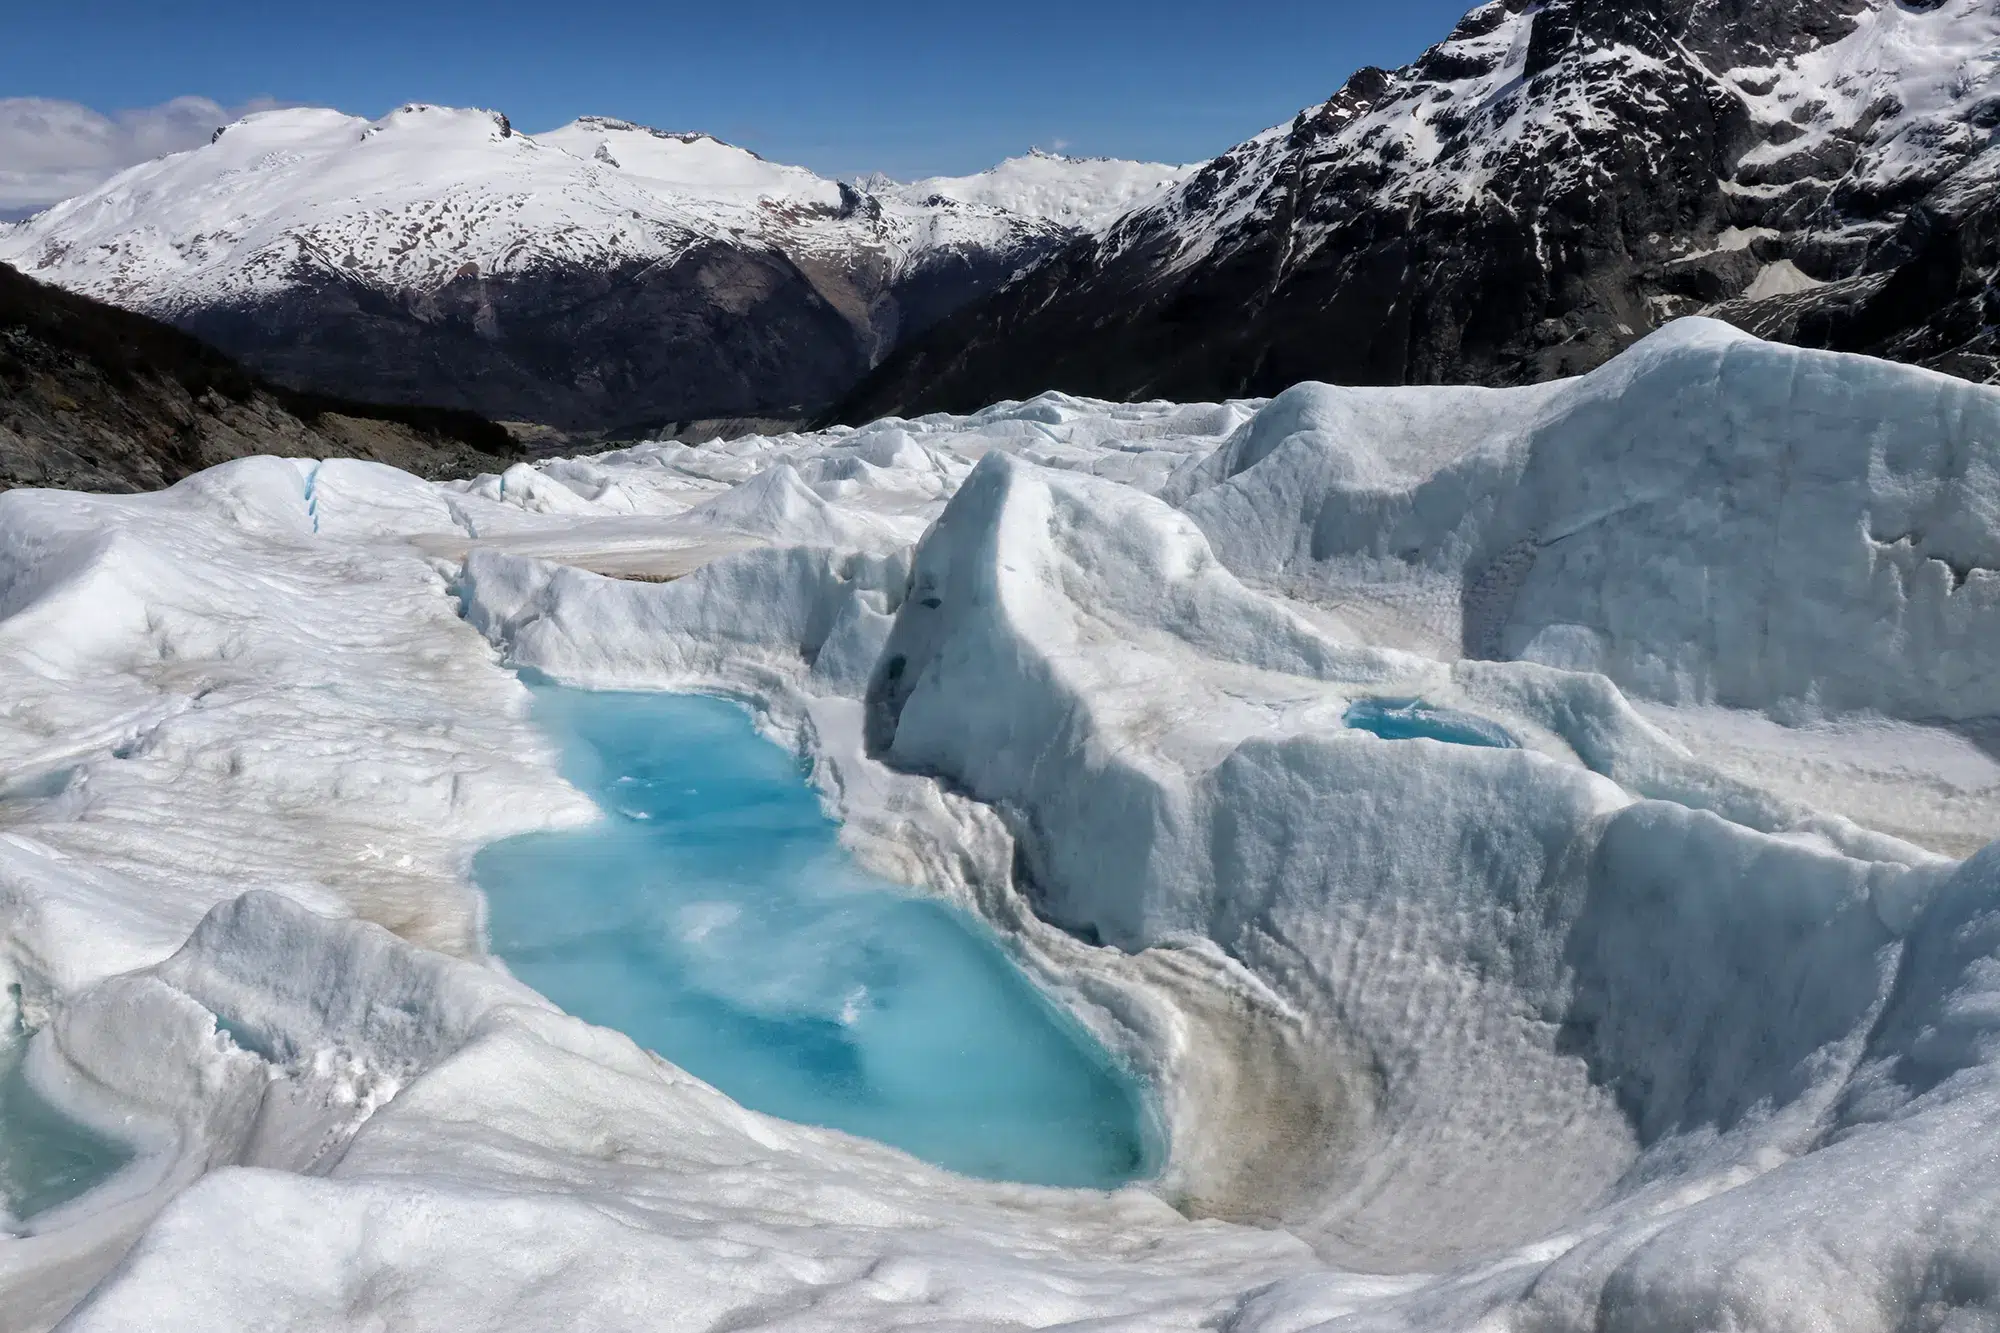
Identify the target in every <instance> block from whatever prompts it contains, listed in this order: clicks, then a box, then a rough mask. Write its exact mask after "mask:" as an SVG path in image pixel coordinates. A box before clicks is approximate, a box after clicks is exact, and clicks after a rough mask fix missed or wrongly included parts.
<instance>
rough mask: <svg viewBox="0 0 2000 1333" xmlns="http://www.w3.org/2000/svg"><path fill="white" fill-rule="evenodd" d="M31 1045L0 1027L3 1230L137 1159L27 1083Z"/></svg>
mask: <svg viewBox="0 0 2000 1333" xmlns="http://www.w3.org/2000/svg"><path fill="white" fill-rule="evenodd" d="M27 1046H28V1043H27V1041H26V1040H25V1039H23V1038H20V1037H17V1036H15V1035H13V1034H10V1033H7V1032H5V1031H4V1029H0V1228H4V1227H5V1225H6V1223H7V1221H8V1219H9V1218H12V1219H13V1220H16V1221H27V1220H28V1219H30V1218H33V1217H34V1216H35V1215H36V1214H37V1213H43V1212H46V1211H48V1210H49V1209H51V1208H54V1207H56V1206H57V1205H58V1204H64V1203H68V1202H69V1201H70V1200H71V1199H74V1198H76V1197H77V1196H78V1195H79V1194H82V1193H83V1192H84V1191H85V1190H88V1189H91V1188H93V1187H95V1186H97V1185H100V1184H102V1183H103V1182H104V1181H106V1180H108V1179H109V1178H110V1177H111V1175H112V1173H113V1172H115V1171H117V1170H118V1168H119V1167H121V1166H124V1165H125V1164H126V1163H127V1162H129V1161H131V1160H132V1153H131V1151H130V1150H129V1149H127V1148H126V1147H124V1146H123V1145H122V1144H118V1143H114V1142H112V1141H111V1140H109V1139H106V1138H103V1137H101V1136H100V1135H98V1134H95V1133H93V1132H92V1131H90V1130H88V1129H86V1128H84V1127H83V1126H82V1125H79V1124H77V1123H76V1122H75V1121H72V1120H70V1119H68V1118H67V1117H65V1116H64V1115H62V1114H61V1113H60V1112H58V1111H57V1110H56V1109H55V1108H54V1107H53V1106H50V1105H49V1104H48V1103H47V1102H46V1101H44V1100H42V1098H41V1096H40V1095H39V1094H38V1093H36V1092H35V1090H34V1089H33V1088H31V1087H30V1086H28V1080H27V1079H26V1078H25V1077H23V1076H22V1073H21V1060H22V1057H23V1056H25V1055H26V1053H27ZM0 1322H4V1321H0Z"/></svg>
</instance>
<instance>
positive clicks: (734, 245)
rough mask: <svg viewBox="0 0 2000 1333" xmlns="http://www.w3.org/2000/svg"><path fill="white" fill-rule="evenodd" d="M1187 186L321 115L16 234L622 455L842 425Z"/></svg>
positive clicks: (147, 174)
mask: <svg viewBox="0 0 2000 1333" xmlns="http://www.w3.org/2000/svg"><path fill="white" fill-rule="evenodd" d="M1182 174H1185V169H1183V168H1178V167H1171V166H1164V165H1158V164H1132V163H1090V162H1072V161H1071V160H1069V159H1060V158H1047V157H1045V158H1020V159H1014V160H1011V161H1010V162H1009V163H1003V164H1001V166H1000V167H997V168H995V169H994V170H993V171H991V172H988V173H981V174H979V175H977V176H973V177H961V178H942V177H940V178H932V179H930V180H927V181H925V182H921V183H920V187H921V188H899V189H895V190H888V189H883V190H880V191H877V192H870V191H868V190H864V189H862V188H860V187H857V186H856V185H854V184H851V183H847V182H839V181H833V180H829V179H826V178H824V177H820V176H817V175H815V174H814V173H812V172H810V171H807V170H805V169H804V168H799V167H791V166H786V165H784V164H780V163H773V162H769V161H767V160H765V159H763V158H761V157H758V156H757V155H756V154H754V153H751V152H749V151H748V150H744V149H741V148H738V147H736V146H734V145H731V144H727V143H725V142H723V141H722V140H720V139H717V138H715V137H714V136H711V135H707V134H703V133H699V132H682V131H663V130H655V129H651V128H649V127H644V126H637V125H633V124H631V123H630V122H625V121H618V120H614V119H611V118H608V117H587V118H584V119H582V120H578V121H574V122H572V123H570V124H569V125H565V126H561V127H558V128H557V129H555V130H551V131H548V132H546V133H544V134H539V135H528V134H523V133H521V132H520V131H518V130H516V129H515V128H514V127H513V125H512V124H511V122H510V121H508V119H507V118H506V117H505V116H504V115H502V114H500V113H498V112H490V111H480V110H464V109H457V108H447V107H437V106H431V105H427V104H422V103H411V104H408V105H406V106H404V107H401V108H399V109H397V110H396V111H393V112H391V113H389V114H388V115H387V116H383V117H381V118H379V119H377V120H373V121H368V120H363V119H362V118H360V117H351V116H346V115H344V114H342V113H339V112H334V111H328V110H325V109H318V108H294V109H287V110H280V111H269V112H262V113H258V114H256V115H253V116H249V117H245V118H244V119H242V120H239V121H237V122H235V123H234V124H232V125H229V126H225V127H223V128H222V129H221V130H219V131H218V132H217V134H216V136H215V137H214V139H213V140H212V141H211V142H210V143H209V144H208V145H206V146H204V147H201V148H197V149H194V150H192V151H190V152H187V153H182V154H176V155H173V156H170V157H167V158H162V159H158V160H156V161H154V162H150V163H145V164H142V165H141V166H138V167H134V168H131V169H129V170H128V171H126V172H123V173H121V174H120V175H119V176H117V177H114V178H113V179H112V180H110V181H108V182H106V183H105V184H104V185H102V186H100V187H98V188H97V189H96V190H93V191H91V192H89V193H87V194H85V195H82V196H79V197H78V198H76V199H72V200H68V201H65V202H64V203H61V204H58V205H55V206H54V207H52V208H50V209H48V210H46V211H45V212H43V213H42V214H40V215H38V216H37V217H35V218H33V219H30V220H28V221H26V222H23V223H19V224H15V225H13V226H11V227H8V228H5V229H0V260H8V261H11V262H14V263H16V264H18V265H20V266H21V267H22V268H23V269H24V270H25V271H27V272H30V273H32V274H34V275H35V276H37V277H40V278H43V279H46V280H49V281H54V282H58V283H60V284H61V285H64V286H66V287H69V288H71V289H73V290H77V291H81V292H84V293H85V294H88V295H92V296H95V297H98V298H101V299H106V300H111V301H114V302H117V303H119V304H122V305H125V306H127V307H129V308H134V309H137V310H140V311H142V312H143V313H147V314H151V315H154V316H157V317H162V318H166V319H169V320H171V321H172V322H174V323H176V324H178V325H180V326H181V327H183V328H186V329H188V330H189V331H191V332H193V333H196V334H197V335H199V336H202V337H204V338H206V339H207V340H209V341H211V342H213V343H215V344H217V345H218V346H220V347H222V348H223V349H224V350H226V351H229V352H231V353H232V354H235V355H238V356H240V357H242V358H243V359H245V360H246V361H247V362H248V363H249V364H251V365H253V366H254V367H255V368H257V369H258V370H260V371H262V372H264V373H266V374H269V375H271V376H272V377H273V378H275V379H278V380H280V381H283V382H286V383H291V384H295V385H300V386H308V387H313V388H321V389H333V390H337V391H339V392H342V393H347V394H355V395H360V396H365V397H370V398H380V399H385V400H390V401H409V402H432V401H438V402H445V403H448V404H451V405H454V406H461V407H468V408H473V409H477V410H480V411H482V412H484V413H486V414H487V415H491V416H497V417H504V418H510V419H522V420H533V421H541V422H545V423H548V424H551V425H555V426H558V427H565V428H596V429H604V428H617V427H623V426H636V425H638V424H643V423H644V422H646V421H649V420H650V421H664V420H677V419H679V420H685V419H691V418H701V417H731V416H751V415H774V414H797V413H798V412H800V411H802V410H804V409H808V408H817V407H821V406H824V405H825V404H826V403H829V402H831V401H833V400H834V399H835V398H837V397H838V396H839V395H840V394H841V393H843V392H845V391H846V390H847V389H848V388H849V387H851V385H852V383H853V382H854V381H855V380H857V379H858V378H859V377H860V375H861V374H862V373H863V372H865V371H866V370H867V368H868V367H869V366H870V365H872V364H874V362H875V361H877V360H879V359H880V357H881V356H882V355H883V354H884V353H886V351H887V350H888V349H889V348H890V347H891V346H893V345H894V343H895V342H896V341H897V340H898V339H899V338H901V337H903V336H906V335H907V334H908V332H909V331H910V330H911V329H914V328H920V327H924V326H926V325H927V324H929V323H930V322H933V321H935V320H936V319H938V318H941V317H942V316H943V315H944V314H946V313H948V312H949V311H950V310H952V309H955V308H956V307H957V306H958V305H960V304H962V303H963V302H964V301H966V300H968V299H971V298H972V297H973V296H976V295H977V294H979V293H981V292H983V291H985V290H988V289H990V288H992V287H994V286H997V285H998V284H999V283H1000V282H1003V281H1005V280H1006V279H1007V278H1009V277H1011V276H1013V275H1014V274H1015V273H1016V272H1018V271H1020V270H1021V269H1022V268H1024V267H1026V266H1027V265H1028V264H1029V263H1031V262H1032V261H1033V260H1034V259H1036V258H1039V257H1040V256H1041V255H1042V254H1044V253H1047V252H1048V251H1050V250H1052V249H1054V248H1055V247H1056V246H1058V245H1059V244H1061V243H1062V242H1063V241H1066V240H1067V239H1069V238H1070V237H1071V236H1073V235H1076V234H1079V232H1080V231H1081V230H1082V229H1083V228H1084V227H1086V226H1088V225H1092V224H1093V223H1095V222H1096V221H1098V220H1100V219H1102V218H1103V217H1105V216H1107V215H1108V214H1109V213H1111V212H1115V211H1116V209H1117V207H1118V206H1119V205H1120V204H1121V203H1122V202H1123V201H1126V200H1129V199H1135V198H1141V197H1143V196H1144V195H1145V194H1146V193H1147V192H1148V191H1149V190H1152V189H1157V188H1160V187H1162V186H1164V185H1166V184H1168V183H1170V182H1171V181H1172V180H1175V179H1178V178H1179V176H1180V175H1182Z"/></svg>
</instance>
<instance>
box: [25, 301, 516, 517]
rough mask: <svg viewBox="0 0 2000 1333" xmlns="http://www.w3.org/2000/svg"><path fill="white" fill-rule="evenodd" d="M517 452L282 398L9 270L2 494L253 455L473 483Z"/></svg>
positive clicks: (141, 321) (235, 369)
mask: <svg viewBox="0 0 2000 1333" xmlns="http://www.w3.org/2000/svg"><path fill="white" fill-rule="evenodd" d="M514 452H515V451H514V446H513V445H512V443H511V441H510V440H509V439H508V437H507V434H506V432H505V431H503V430H502V429H501V428H500V427H498V426H496V425H494V424H493V423H491V422H488V421H485V420H483V419H481V418H479V417H475V416H472V415H470V414H468V413H463V412H450V411H439V410H435V409H425V408H383V407H380V406H376V405H371V404H365V403H356V402H347V401H342V400H336V399H330V398H321V397H317V396H315V395H311V394H302V393H296V392H292V391H289V390H285V389H280V388H276V387H274V386H272V385H269V384H266V383H264V382H262V381H260V380H258V379H257V378H256V377H255V376H253V375H250V374H248V373H246V372H245V371H244V370H243V368H242V367H241V366H239V365H237V364H236V363H235V362H233V361H231V360H230V359H229V358H228V357H226V356H224V355H222V354H221V353H220V352H217V351H216V350H215V349H214V348H211V347H208V346H206V345H204V344H202V343H201V342H199V341H197V340H196V339H194V338H191V337H189V336H188V335H186V334H184V333H181V332H180V331H178V330H176V329H173V328H169V327H168V326H166V325H164V324H160V323H158V322H156V321H154V320H151V319H147V318H145V317H144V316H142V315H135V314H132V313H130V312H129V311H124V310H118V309H116V308H114V307H111V306H107V305H104V304H102V303H100V302H97V301H92V300H90V299H88V298H87V297H81V296H77V295H74V294H72V293H69V292H63V291H58V290H57V289H55V288H53V287H48V286H45V285H43V284H41V283H38V282H35V281H34V280H33V279H30V278H25V277H23V276H22V275H21V274H19V273H17V272H16V271H15V270H14V269H12V268H9V267H8V266H7V265H5V264H0V490H5V489H7V488H9V487H13V486H53V487H61V488H63V489H67V490H94V491H136V490H154V489H157V488H159V487H161V486H166V485H169V484H171V483H173V482H175V481H178V480H180V479H181V478H182V477H185V476H187V475H189V474H190V473H193V472H198V471H200V470H201V469H203V468H206V467H212V466H214V465H215V464H217V463H222V462H226V461H228V460H229V459H232V458H242V457H245V456H248V455H251V454H280V455H285V456H290V457H313V458H327V457H343V458H368V459H374V460H376V461H378V462H384V463H390V464H393V465H395V466H397V467H400V468H403V469H405V470H407V471H412V472H416V473H419V474H421V475H425V476H431V477H444V476H466V475H471V474H474V473H478V472H485V471H498V470H500V469H502V468H504V467H506V466H507V464H508V463H509V462H511V461H512V455H513V453H514Z"/></svg>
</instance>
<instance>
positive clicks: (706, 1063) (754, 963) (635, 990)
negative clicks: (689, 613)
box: [474, 686, 1157, 1187]
mask: <svg viewBox="0 0 2000 1333" xmlns="http://www.w3.org/2000/svg"><path fill="white" fill-rule="evenodd" d="M535 689H536V710H537V718H538V720H539V721H540V722H541V723H542V724H543V725H544V726H545V727H547V728H549V729H550V730H551V732H552V733H554V734H555V735H556V736H557V737H558V738H559V739H560V740H561V742H562V745H563V752H564V757H565V776H567V777H568V778H569V779H570V780H571V781H572V782H574V783H576V784H577V785H578V786H579V787H581V788H582V789H583V790H585V791H587V792H589V793H590V794H591V795H592V796H593V797H595V798H596V800H597V802H598V803H599V805H601V806H602V807H603V808H604V809H605V810H606V811H607V813H608V814H609V815H610V818H609V819H607V820H606V821H604V822H602V823H600V824H599V825H597V826H594V827H592V828H588V829H583V830H576V831H571V832H565V833H553V834H533V835H530V836H527V837H521V838H514V839H510V840H508V841H505V842H501V843H496V844H494V845H492V846H490V847H488V848H486V849H485V850H483V851H482V852H481V853H480V854H479V856H478V858H477V860H476V862H475V864H474V874H475V876H476V878H477V879H478V881H479V884H480V887H481V888H482V889H484V890H485V892H486V896H487V900H488V904H489V913H490V914H489V930H490V933H491V938H492V947H493V951H494V952H495V953H497V954H498V955H499V956H500V957H501V958H503V959H504V960H505V961H506V963H507V966H508V967H509V968H510V969H511V970H512V971H513V972H514V974H515V975H516V976H518V977H519V978H521V979H522V980H523V981H525V982H527V983H528V984H530V985H532V986H534V987H535V988H536V989H537V990H539V991H541V992H542V993H543V994H544V995H547V996H548V997H549V998H550V999H552V1000H554V1001H555V1002H556V1003H558V1004H560V1005H562V1006H563V1008H565V1009H567V1010H568V1011H569V1012H571V1013H573V1014H575V1015H577V1016H578V1017H580V1018H585V1019H588V1020H590V1021H591V1022H593V1023H599V1024H602V1025H604V1026H606V1027H613V1028H618V1029H620V1030H621V1031H624V1032H625V1033H627V1034H629V1035H630V1036H632V1037H633V1038H634V1039H635V1040H637V1041H638V1042H639V1043H640V1044H642V1045H644V1046H647V1047H649V1048H651V1049H652V1050H655V1051H658V1052H659V1053H660V1054H662V1055H664V1056H666V1057H667V1058H668V1059H670V1060H672V1061H673V1062H674V1063H676V1064H678V1065H680V1066H681V1067H683V1068H685V1069H687V1070H689V1071H690V1072H692V1073H694V1074H696V1075H698V1076H699V1077H701V1078H703V1079H705V1080H707V1081H708V1082H710V1083H712V1084H714V1085H715V1086H716V1087H719V1088H721V1089H722V1090H723V1091H724V1092H727V1093H728V1094H729V1095H730V1096H731V1097H734V1098H735V1099H736V1100H738V1101H739V1102H742V1103H743V1104H744V1105H746V1106H750V1107H754V1108H756V1109H757V1110H760V1111H766V1112H769V1113H771V1114H773V1115H778V1116H782V1117H784V1118H786V1119H789V1120H795V1121H801V1122H804V1123H808V1124H816V1125H826V1126H831V1127H834V1128H837V1129H843V1130H847V1131H849V1132H851V1133H855V1134H863V1135H866V1136H868V1137H870V1138H874V1139H878V1140H880V1141H882V1142H885V1143H890V1144H894V1145H895V1146H897V1147H899V1148H903V1149H905V1150H906V1151H908V1152H911V1153H913V1154H915V1155H917V1156H919V1157H923V1158H925V1159H927V1160H929V1161H932V1162H935V1163H937V1164H939V1165H941V1166H946V1167H949V1168H951V1169H953V1170H956V1171H960V1172H964V1173H966V1174H970V1175H976V1176H984V1177H988V1178H993V1179H1005V1180H1019V1181H1027V1182H1031V1183H1036V1184H1049V1185H1072V1186H1100V1187H1102V1186H1112V1185H1117V1184H1120V1183H1122V1182H1124V1181H1127V1180H1130V1179H1133V1178H1135V1177H1138V1176H1143V1175H1146V1174H1149V1173H1150V1172H1151V1171H1152V1170H1153V1169H1154V1168H1155V1166H1156V1165H1157V1163H1156V1160H1155V1159H1156V1156H1157V1147H1156V1143H1155V1136H1154V1133H1153V1131H1152V1129H1151V1124H1152V1121H1151V1116H1150V1114H1149V1110H1148V1103H1147V1100H1146V1097H1145V1095H1144V1092H1143V1089H1142V1088H1141V1086H1140V1085H1139V1084H1138V1083H1137V1082H1136V1081H1135V1080H1134V1079H1133V1078H1132V1077H1131V1076H1130V1075H1129V1074H1127V1073H1126V1072H1125V1071H1123V1070H1122V1069H1120V1068H1119V1067H1118V1066H1117V1065H1116V1064H1115V1063H1114V1062H1113V1061H1112V1060H1111V1059H1110V1058H1109V1056H1108V1055H1107V1054H1106V1052H1105V1051H1104V1050H1103V1049H1102V1048H1101V1047H1100V1046H1098V1044H1097V1043H1096V1042H1095V1041H1094V1040H1093V1039H1092V1038H1091V1037H1090V1036H1089V1035H1088V1033H1086V1032H1085V1031H1084V1029H1083V1028H1082V1027H1081V1026H1080V1025H1079V1024H1078V1023H1076V1022H1075V1021H1074V1020H1073V1019H1072V1018H1071V1017H1069V1016H1068V1015H1067V1014H1065V1013H1063V1012H1062V1011H1061V1010H1060V1009H1058V1008H1057V1007H1056V1006H1055V1005H1053V1004H1052V1003H1051V1002H1050V1001H1049V1000H1048V999H1046V998H1045V997H1044V996H1043V995H1042V994H1041V992H1039V991H1038V990H1037V989H1036V988H1035V987H1034V986H1033V985H1032V984H1031V983H1029V982H1028V980H1027V979H1026V978H1025V977H1024V976H1023V975H1022V974H1021V973H1020V972H1019V971H1018V970H1017V969H1016V968H1015V966H1014V965H1013V963H1012V962H1011V961H1010V960H1009V959H1008V958H1007V956H1006V954H1005V953H1004V952H1003V951H1002V950H1001V948H1000V947H999V945H998V944H997V942H996V941H995V940H994V939H993V937H992V936H991V935H990V933H989V932H988V931H987V930H986V929H985V927H984V926H983V925H981V924H980V923H978V922H977V921H975V920H973V919H972V918H970V917H969V916H967V915H965V914H964V913H962V912H959V911H957V910H955V909H953V908H950V907H947V906H945V905H943V904H940V903H938V902H935V901H931V900H928V899H923V898H918V897H913V896H912V895H911V894H910V893H909V891H907V890H904V889H900V888H898V887H897V886H894V885H890V884H887V883H885V882H883V881H881V880H879V879H875V878H872V877H870V876H868V875H866V874H864V873H863V872H862V871H860V870H859V869H858V868H857V867H855V866H854V865H853V864H852V863H851V862H850V861H849V859H848V857H847V855H846V853H845V852H844V851H843V850H842V849H841V847H840V845H839V843H838V841H837V838H836V831H837V830H836V826H835V825H834V823H833V822H832V821H831V820H829V819H828V818H827V817H826V816H825V814H824V813H823V812H822V811H821V808H820V804H819V800H818V797H817V796H816V795H815V794H814V792H813V790H812V788H811V787H810V786H809V785H808V783H807V782H806V780H805V776H804V774H803V773H802V772H801V771H800V767H799V764H798V762H797V761H796V759H795V758H794V757H793V756H791V755H790V754H788V753H786V752H785V751H784V750H782V749H781V748H779V747H778V746H776V745H773V744H771V743H770V742H768V741H766V740H765V739H763V738H762V737H760V736H759V735H758V734H757V733H756V731H755V730H754V728H753V727H752V726H751V724H750V720H749V718H748V717H747V716H746V715H745V714H744V713H743V712H742V711H741V710H740V709H738V708H736V707H735V706H734V705H731V704H728V703H725V702H723V701H721V700H717V699H709V698H701V697H695V696H688V695H666V694H617V693H598V692H592V691H582V690H569V689H563V688H558V687H553V686H537V687H535Z"/></svg>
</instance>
